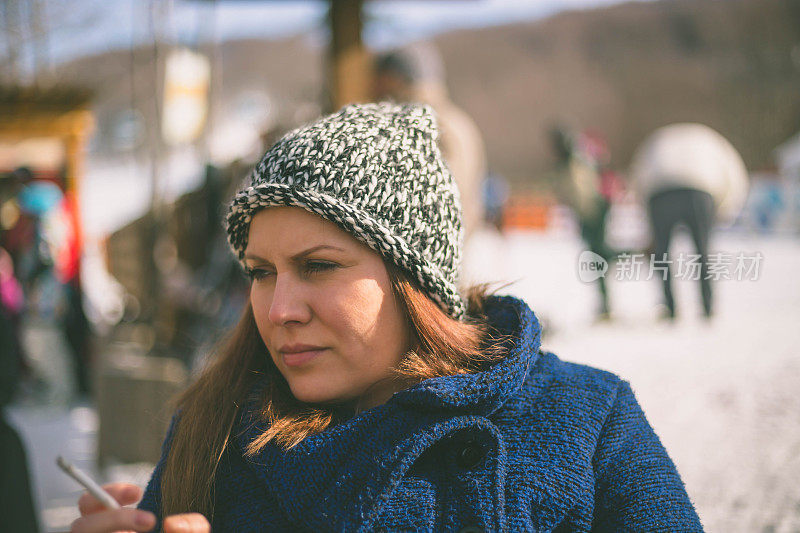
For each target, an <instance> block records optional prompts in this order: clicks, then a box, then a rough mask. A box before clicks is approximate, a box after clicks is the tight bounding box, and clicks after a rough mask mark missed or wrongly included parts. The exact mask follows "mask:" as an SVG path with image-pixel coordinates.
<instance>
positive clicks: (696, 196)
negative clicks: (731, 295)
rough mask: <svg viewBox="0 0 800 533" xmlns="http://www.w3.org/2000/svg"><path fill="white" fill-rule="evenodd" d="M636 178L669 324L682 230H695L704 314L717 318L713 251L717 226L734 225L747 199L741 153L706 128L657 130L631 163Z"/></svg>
mask: <svg viewBox="0 0 800 533" xmlns="http://www.w3.org/2000/svg"><path fill="white" fill-rule="evenodd" d="M630 177H631V180H632V181H633V183H634V186H635V187H636V189H637V192H638V194H639V197H640V198H641V199H642V201H643V202H644V203H645V204H646V206H647V210H648V213H649V215H650V224H651V229H652V235H653V253H654V255H653V259H652V260H653V261H654V262H657V263H660V264H661V266H662V267H664V269H665V273H664V275H663V278H662V280H663V290H664V304H665V305H666V308H667V313H666V318H668V319H670V320H671V319H674V318H675V299H674V297H673V295H672V279H671V277H672V271H673V268H672V267H671V263H672V261H671V260H670V259H669V257H670V256H669V246H670V241H671V240H672V235H673V232H674V230H675V228H676V227H678V226H679V225H685V226H686V227H687V228H688V229H689V234H690V235H691V238H692V241H693V243H694V246H695V250H696V251H697V254H698V255H699V256H700V258H699V261H700V269H699V281H700V294H701V297H702V302H703V314H704V316H705V317H707V318H709V317H711V316H712V314H713V303H712V293H711V279H710V278H711V276H710V275H709V261H708V250H709V241H710V239H711V232H712V229H713V226H714V222H715V220H717V221H721V222H729V221H732V220H733V219H734V218H735V217H736V215H737V214H738V213H739V211H740V210H741V208H742V206H743V205H744V201H745V199H746V197H747V189H748V174H747V168H746V167H745V165H744V161H742V157H741V156H740V155H739V152H737V151H736V149H735V148H734V147H733V145H731V143H730V142H728V140H727V139H725V138H724V137H723V136H722V135H720V134H719V133H717V132H716V131H714V130H713V129H711V128H709V127H708V126H705V125H703V124H692V123H686V124H672V125H669V126H665V127H663V128H660V129H657V130H656V131H654V132H653V133H652V134H651V135H650V136H649V137H647V138H646V139H645V140H644V141H643V142H642V144H641V146H639V147H638V148H637V150H636V152H635V154H634V157H633V159H632V160H631V169H630Z"/></svg>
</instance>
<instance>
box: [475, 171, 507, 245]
mask: <svg viewBox="0 0 800 533" xmlns="http://www.w3.org/2000/svg"><path fill="white" fill-rule="evenodd" d="M482 185H483V187H482V193H483V194H482V195H481V196H482V198H483V218H484V221H485V222H486V223H487V224H489V225H490V226H491V227H493V228H494V229H496V230H497V231H500V232H502V231H503V216H504V214H505V207H506V202H508V196H509V192H510V187H509V186H508V181H507V180H506V179H505V178H504V177H503V176H502V175H500V174H498V173H497V172H489V173H488V174H487V175H486V178H484V180H483V184H482Z"/></svg>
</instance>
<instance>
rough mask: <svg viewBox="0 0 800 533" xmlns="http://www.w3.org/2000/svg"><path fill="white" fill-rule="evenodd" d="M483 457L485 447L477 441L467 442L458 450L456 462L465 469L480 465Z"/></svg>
mask: <svg viewBox="0 0 800 533" xmlns="http://www.w3.org/2000/svg"><path fill="white" fill-rule="evenodd" d="M481 459H483V448H482V447H481V446H480V445H479V444H478V443H476V442H472V441H470V442H467V443H465V444H464V445H463V446H462V447H461V449H459V450H458V451H457V452H456V463H458V466H460V467H461V468H464V469H467V470H469V469H471V468H475V467H476V466H478V463H480V462H481Z"/></svg>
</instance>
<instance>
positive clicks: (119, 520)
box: [70, 483, 211, 533]
mask: <svg viewBox="0 0 800 533" xmlns="http://www.w3.org/2000/svg"><path fill="white" fill-rule="evenodd" d="M103 489H105V491H106V492H108V493H109V494H110V495H111V496H112V497H113V498H114V499H115V500H117V502H118V503H119V504H120V505H130V504H133V503H136V502H138V501H139V500H140V499H141V498H142V489H140V488H139V487H137V486H136V485H131V484H129V483H111V484H109V485H104V486H103ZM78 509H80V512H81V517H80V518H78V519H77V520H75V521H74V522H73V523H72V529H71V530H70V531H72V532H73V533H108V532H111V531H150V530H152V529H153V528H154V527H155V525H156V517H155V516H154V515H153V513H150V512H148V511H140V510H138V509H125V508H122V509H107V508H106V507H105V506H103V504H101V503H100V502H99V501H98V500H97V499H96V498H95V497H94V496H92V495H91V494H89V493H88V492H86V493H84V494H83V496H81V498H80V500H78ZM163 527H164V533H210V531H211V526H210V525H209V523H208V520H206V517H204V516H203V515H201V514H200V513H186V514H178V515H172V516H168V517H167V518H166V519H165V520H164V524H163Z"/></svg>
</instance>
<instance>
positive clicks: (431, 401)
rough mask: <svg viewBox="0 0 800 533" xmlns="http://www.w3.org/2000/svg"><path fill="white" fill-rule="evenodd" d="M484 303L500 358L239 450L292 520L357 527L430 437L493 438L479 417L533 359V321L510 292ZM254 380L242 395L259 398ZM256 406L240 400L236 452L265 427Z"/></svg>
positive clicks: (513, 388)
mask: <svg viewBox="0 0 800 533" xmlns="http://www.w3.org/2000/svg"><path fill="white" fill-rule="evenodd" d="M485 310H486V312H487V315H488V316H489V321H490V323H491V324H492V326H494V327H495V328H496V329H497V330H498V331H499V332H500V333H501V334H503V335H508V336H509V337H510V349H509V353H508V356H507V357H505V358H504V359H503V360H502V361H500V362H499V363H496V364H495V365H493V366H492V367H491V368H489V369H487V370H486V371H483V372H479V373H475V374H459V375H455V376H446V377H441V378H434V379H429V380H425V381H423V382H421V383H419V384H417V385H415V386H413V387H411V388H409V389H406V390H404V391H401V392H398V393H396V394H394V395H393V396H392V398H390V400H389V401H388V402H386V403H385V404H383V405H379V406H377V407H374V408H372V409H369V410H367V411H364V412H362V413H359V414H358V415H356V416H355V417H353V418H351V419H349V420H346V421H344V422H341V423H339V424H338V425H335V426H333V427H331V428H329V429H327V430H325V431H324V432H322V433H320V434H318V435H314V436H311V437H307V438H306V439H304V440H303V441H302V442H301V443H300V444H298V445H297V446H295V447H294V448H292V449H291V450H289V451H283V450H281V449H279V448H278V447H277V446H274V445H272V444H268V445H267V446H265V447H264V448H263V449H262V450H261V452H259V454H257V455H256V456H254V457H251V458H245V461H246V462H247V463H248V464H249V466H250V467H251V468H252V470H253V471H254V472H255V474H256V476H257V477H258V478H259V479H261V480H262V481H263V482H264V484H265V486H266V487H267V489H268V490H269V491H270V492H272V493H273V494H274V495H275V497H276V498H277V499H278V501H279V502H280V505H281V507H282V510H283V511H284V513H285V514H286V515H287V517H288V518H289V519H290V520H291V521H292V522H293V523H294V524H296V525H297V526H298V528H301V529H304V530H316V531H320V530H351V529H353V530H355V529H359V530H361V529H363V530H367V529H369V528H370V527H371V526H372V524H374V521H375V519H376V518H377V517H378V514H379V512H380V510H381V509H382V507H383V506H384V505H385V504H386V503H387V502H388V501H389V499H390V498H391V495H392V493H393V491H394V489H395V487H396V486H397V484H398V483H399V482H400V480H401V479H402V477H403V476H404V475H405V473H406V472H407V471H408V469H409V468H410V467H411V465H412V464H413V463H414V462H415V461H416V459H417V458H418V457H419V456H420V455H421V454H422V453H423V452H424V451H425V450H426V449H427V448H429V447H430V446H432V445H433V444H434V443H436V442H437V441H439V440H441V439H443V438H445V437H447V436H448V435H451V434H453V433H455V432H458V431H461V430H464V429H466V428H470V430H471V431H479V432H487V433H491V434H494V435H495V438H499V435H497V429H496V428H495V427H494V426H493V424H492V423H491V422H490V421H489V420H487V419H486V417H488V416H490V415H491V414H492V413H494V412H495V411H497V409H499V408H500V407H501V406H502V405H503V404H504V403H505V402H506V401H507V400H508V399H510V398H511V397H513V396H514V395H515V394H516V393H517V392H518V391H519V390H520V388H521V387H522V385H523V383H524V381H525V379H526V377H527V374H528V371H529V369H530V368H531V367H532V366H533V364H534V363H535V360H536V356H537V353H538V350H539V344H540V335H541V328H540V326H539V322H538V321H537V319H536V317H535V315H534V314H533V312H532V311H531V310H530V309H529V308H528V306H527V305H525V304H524V303H523V302H522V301H520V300H517V299H515V298H511V297H490V298H488V299H487V301H486V305H485ZM259 385H260V384H256V387H255V389H254V391H253V392H254V394H252V395H251V398H257V397H259V394H258V392H259ZM258 408H259V405H258V402H257V401H256V400H251V401H250V402H249V403H248V404H246V405H245V406H244V408H243V411H242V418H241V421H240V425H239V433H238V436H237V443H238V445H239V446H240V447H241V449H242V450H243V449H245V447H246V446H247V445H248V444H249V443H250V442H252V441H253V440H254V439H255V438H257V437H258V435H260V434H261V433H262V432H264V431H265V430H266V425H265V423H263V422H260V421H258V419H257V413H258V410H259V409H258ZM240 453H242V452H241V450H240ZM498 474H499V473H498ZM501 507H502V506H501ZM499 512H502V509H501V510H500V511H499Z"/></svg>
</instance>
